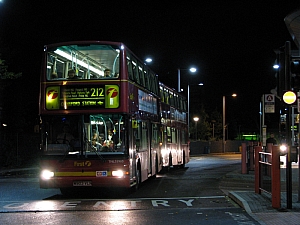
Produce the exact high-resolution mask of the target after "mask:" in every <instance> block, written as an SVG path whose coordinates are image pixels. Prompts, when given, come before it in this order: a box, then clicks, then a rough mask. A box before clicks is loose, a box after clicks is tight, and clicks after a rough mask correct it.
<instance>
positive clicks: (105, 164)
mask: <svg viewBox="0 0 300 225" xmlns="http://www.w3.org/2000/svg"><path fill="white" fill-rule="evenodd" d="M185 105H186V100H185V98H184V97H183V96H181V95H180V94H179V93H176V91H174V90H172V89H171V88H168V87H167V86H165V85H163V84H161V83H159V80H158V76H157V75H156V74H155V73H154V72H153V71H152V70H151V69H149V68H148V67H147V66H146V65H145V64H144V63H143V62H142V61H141V60H139V59H138V58H137V57H136V56H135V55H134V54H133V53H132V52H131V51H130V50H129V49H128V48H127V47H125V46H124V45H123V44H122V43H118V42H103V41H79V42H67V43H58V44H52V45H47V46H45V48H44V56H43V65H42V72H41V83H40V105H39V114H40V129H41V153H42V154H41V157H40V167H41V174H40V187H41V188H59V189H60V190H61V192H62V193H63V194H64V193H68V192H69V191H70V190H76V189H77V190H81V189H82V188H81V187H124V188H130V187H133V186H135V187H136V188H137V187H138V185H139V184H140V183H141V182H143V181H145V180H147V179H148V178H149V177H152V176H155V175H156V174H157V173H158V172H160V171H161V170H162V168H163V167H169V166H171V165H173V166H175V165H179V166H180V165H181V166H182V165H184V164H185V163H187V162H188V158H189V153H188V152H189V151H188V145H187V135H188V134H187V123H186V116H187V113H186V107H185ZM84 190H86V189H84Z"/></svg>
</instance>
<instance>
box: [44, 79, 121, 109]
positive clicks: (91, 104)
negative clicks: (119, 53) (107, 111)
mask: <svg viewBox="0 0 300 225" xmlns="http://www.w3.org/2000/svg"><path fill="white" fill-rule="evenodd" d="M119 96H120V90H119V86H117V85H99V86H80V87H78V86H52V87H47V89H46V96H45V97H46V109H48V110H57V109H95V108H111V109H115V108H118V107H119V99H120V98H119Z"/></svg>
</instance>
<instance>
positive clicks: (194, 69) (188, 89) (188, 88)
mask: <svg viewBox="0 0 300 225" xmlns="http://www.w3.org/2000/svg"><path fill="white" fill-rule="evenodd" d="M182 70H189V71H190V72H191V73H195V72H196V71H197V69H196V68H195V67H191V68H189V69H182ZM202 85H203V84H202ZM180 91H181V90H180V69H178V92H180ZM187 93H188V99H187V101H188V116H187V118H188V135H190V84H189V82H188V87H187Z"/></svg>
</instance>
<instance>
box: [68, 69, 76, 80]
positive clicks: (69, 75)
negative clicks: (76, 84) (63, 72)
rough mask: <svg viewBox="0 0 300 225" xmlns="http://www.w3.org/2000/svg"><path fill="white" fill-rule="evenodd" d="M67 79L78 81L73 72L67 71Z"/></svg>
mask: <svg viewBox="0 0 300 225" xmlns="http://www.w3.org/2000/svg"><path fill="white" fill-rule="evenodd" d="M68 79H78V76H76V71H75V70H69V71H68Z"/></svg>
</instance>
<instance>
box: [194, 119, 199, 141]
mask: <svg viewBox="0 0 300 225" xmlns="http://www.w3.org/2000/svg"><path fill="white" fill-rule="evenodd" d="M194 121H195V123H196V141H197V139H198V138H197V122H198V121H199V117H194Z"/></svg>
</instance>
